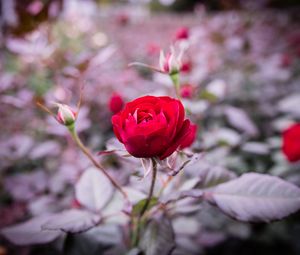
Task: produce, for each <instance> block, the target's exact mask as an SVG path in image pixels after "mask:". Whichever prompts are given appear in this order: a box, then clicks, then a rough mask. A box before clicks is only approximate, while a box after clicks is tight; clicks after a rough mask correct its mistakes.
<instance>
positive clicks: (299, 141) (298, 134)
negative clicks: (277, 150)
mask: <svg viewBox="0 0 300 255" xmlns="http://www.w3.org/2000/svg"><path fill="white" fill-rule="evenodd" d="M282 151H283V153H284V154H285V156H286V157H287V159H288V160H289V161H290V162H295V161H298V160H300V123H297V124H294V125H292V126H291V127H289V128H288V129H286V130H285V131H284V132H283V145H282Z"/></svg>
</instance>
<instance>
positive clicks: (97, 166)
mask: <svg viewBox="0 0 300 255" xmlns="http://www.w3.org/2000/svg"><path fill="white" fill-rule="evenodd" d="M68 129H69V131H70V133H71V135H72V138H73V140H74V141H75V142H76V144H77V145H78V147H79V148H80V149H81V151H82V152H83V153H84V154H85V155H86V156H87V157H88V158H89V160H90V161H91V162H92V163H93V164H94V166H95V167H96V168H98V169H99V170H100V171H101V172H102V173H103V174H104V175H105V176H106V177H107V178H108V179H109V181H110V182H111V184H112V185H113V186H114V187H115V188H116V189H117V190H119V191H120V192H121V193H122V195H123V196H124V197H125V198H126V199H127V194H126V193H125V191H124V190H123V189H122V187H121V186H120V185H119V184H118V183H117V182H116V181H115V180H114V179H113V178H112V177H111V176H110V175H109V174H108V173H107V172H106V170H105V169H104V167H103V166H102V165H101V164H100V163H98V161H97V160H96V159H95V158H94V157H93V155H92V154H91V152H90V151H89V150H88V148H86V147H85V145H84V144H83V143H82V141H81V139H80V138H79V136H78V134H77V132H76V131H75V125H74V124H73V125H70V126H68Z"/></svg>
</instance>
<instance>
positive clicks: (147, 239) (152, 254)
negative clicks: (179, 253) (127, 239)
mask: <svg viewBox="0 0 300 255" xmlns="http://www.w3.org/2000/svg"><path fill="white" fill-rule="evenodd" d="M139 246H140V248H141V249H142V250H143V252H144V254H145V255H158V254H159V255H169V254H171V253H172V251H173V250H174V248H175V235H174V230H173V227H172V224H171V221H170V220H169V219H168V218H167V217H166V216H162V217H161V218H160V219H153V220H152V221H150V222H149V223H148V224H147V225H146V228H145V230H144V232H143V233H142V236H141V240H140V244H139Z"/></svg>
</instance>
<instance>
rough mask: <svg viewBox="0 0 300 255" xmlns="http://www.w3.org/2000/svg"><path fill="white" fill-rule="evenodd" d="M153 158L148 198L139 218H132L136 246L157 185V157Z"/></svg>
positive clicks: (134, 245) (133, 237) (133, 243)
mask: <svg viewBox="0 0 300 255" xmlns="http://www.w3.org/2000/svg"><path fill="white" fill-rule="evenodd" d="M151 160H152V163H153V164H152V166H153V169H152V179H151V185H150V190H149V194H148V197H147V200H146V202H145V204H144V206H143V208H142V209H141V212H140V214H139V215H138V216H137V218H133V219H132V222H133V227H134V230H133V236H132V240H133V241H132V245H133V247H136V246H137V245H138V244H139V238H140V234H141V229H142V227H143V225H144V223H145V219H144V215H145V213H146V212H147V209H148V207H149V205H150V202H151V199H152V197H153V192H154V186H155V182H156V176H157V163H156V161H155V159H153V158H152V159H151Z"/></svg>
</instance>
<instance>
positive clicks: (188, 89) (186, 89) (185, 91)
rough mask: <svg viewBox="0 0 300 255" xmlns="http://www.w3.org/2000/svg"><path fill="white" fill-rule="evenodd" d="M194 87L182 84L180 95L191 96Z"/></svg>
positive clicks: (183, 96)
mask: <svg viewBox="0 0 300 255" xmlns="http://www.w3.org/2000/svg"><path fill="white" fill-rule="evenodd" d="M194 90H195V88H194V87H193V86H192V85H190V84H184V85H182V86H181V87H180V96H181V97H182V98H192V97H193V94H194Z"/></svg>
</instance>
